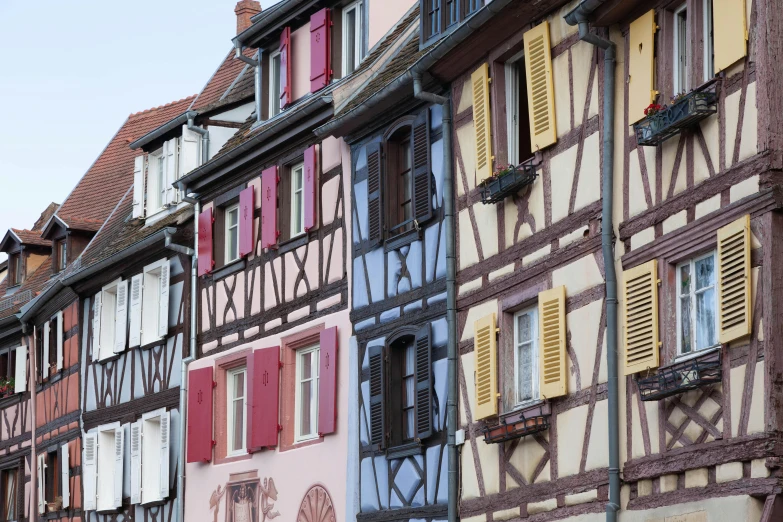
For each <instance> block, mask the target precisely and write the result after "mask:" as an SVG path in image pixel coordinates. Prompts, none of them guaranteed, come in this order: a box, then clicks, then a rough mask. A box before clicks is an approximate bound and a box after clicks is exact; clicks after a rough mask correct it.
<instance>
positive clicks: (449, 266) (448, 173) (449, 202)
mask: <svg viewBox="0 0 783 522" xmlns="http://www.w3.org/2000/svg"><path fill="white" fill-rule="evenodd" d="M412 76H413V95H414V97H416V98H417V99H419V100H423V101H426V102H429V103H437V104H440V106H441V107H442V110H443V116H442V117H443V123H442V134H443V170H444V176H443V210H444V218H443V221H444V226H445V227H446V324H447V329H448V344H447V357H448V359H447V360H448V376H447V385H446V386H447V389H448V400H447V402H446V419H447V424H446V435H447V442H448V456H449V460H448V471H449V473H448V520H449V522H457V520H458V519H459V504H458V501H459V498H458V496H459V455H458V453H457V444H456V432H457V394H458V393H459V390H458V388H457V292H456V287H457V262H456V260H457V258H456V238H455V234H456V231H455V228H454V187H453V174H452V161H453V160H452V155H451V154H452V151H451V149H452V143H451V139H452V138H451V99H450V98H449V97H448V96H438V95H437V94H433V93H431V92H425V91H423V90H422V86H421V73H419V72H416V71H413V72H412Z"/></svg>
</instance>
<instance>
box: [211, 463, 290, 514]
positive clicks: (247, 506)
mask: <svg viewBox="0 0 783 522" xmlns="http://www.w3.org/2000/svg"><path fill="white" fill-rule="evenodd" d="M224 495H225V496H226V522H266V521H267V520H271V519H273V518H276V517H279V516H280V513H278V512H277V511H274V508H275V505H274V501H276V500H277V488H276V487H275V481H274V479H272V478H271V477H270V478H265V479H264V482H263V484H262V483H261V480H260V479H259V478H258V472H256V471H249V472H245V473H233V474H231V475H230V476H229V481H228V484H226V487H225V489H223V490H222V491H221V490H220V486H218V489H217V490H215V491H214V492H213V493H212V497H211V498H210V501H209V507H210V509H212V510H213V519H214V521H215V522H216V521H217V517H218V511H219V510H220V499H221V498H222V497H223V496H224Z"/></svg>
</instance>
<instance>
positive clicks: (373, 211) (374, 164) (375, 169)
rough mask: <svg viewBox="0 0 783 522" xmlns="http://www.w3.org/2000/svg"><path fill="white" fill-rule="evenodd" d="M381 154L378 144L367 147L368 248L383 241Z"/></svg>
mask: <svg viewBox="0 0 783 522" xmlns="http://www.w3.org/2000/svg"><path fill="white" fill-rule="evenodd" d="M382 185H383V153H382V149H381V144H380V142H375V143H370V144H369V145H367V213H368V218H369V220H368V221H369V225H368V230H367V240H368V243H369V245H368V246H370V247H372V246H374V245H377V244H378V243H380V242H381V241H382V240H383V190H382V188H381V187H382Z"/></svg>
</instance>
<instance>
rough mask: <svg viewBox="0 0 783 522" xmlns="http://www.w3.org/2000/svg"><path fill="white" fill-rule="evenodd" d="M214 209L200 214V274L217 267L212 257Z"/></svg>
mask: <svg viewBox="0 0 783 522" xmlns="http://www.w3.org/2000/svg"><path fill="white" fill-rule="evenodd" d="M213 222H214V219H213V218H212V209H211V208H208V209H207V210H205V211H204V212H202V213H201V214H199V216H198V275H200V276H202V275H204V274H208V273H210V272H211V271H212V269H213V268H214V267H215V261H214V259H212V223H213Z"/></svg>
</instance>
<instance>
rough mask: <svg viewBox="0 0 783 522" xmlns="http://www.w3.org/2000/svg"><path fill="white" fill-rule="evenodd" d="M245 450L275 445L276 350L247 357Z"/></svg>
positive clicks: (269, 349)
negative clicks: (247, 419)
mask: <svg viewBox="0 0 783 522" xmlns="http://www.w3.org/2000/svg"><path fill="white" fill-rule="evenodd" d="M247 375H248V381H247V383H248V387H247V394H248V414H249V415H248V416H249V417H250V419H249V422H248V427H247V431H248V433H247V448H248V451H249V452H251V453H252V452H253V451H258V450H260V449H263V448H269V447H274V446H277V432H278V431H279V424H278V420H277V411H278V401H279V398H280V347H279V346H273V347H271V348H263V349H261V350H256V351H254V352H253V354H252V355H251V356H250V357H249V358H248V365H247Z"/></svg>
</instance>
